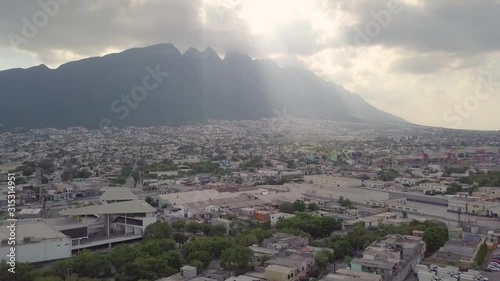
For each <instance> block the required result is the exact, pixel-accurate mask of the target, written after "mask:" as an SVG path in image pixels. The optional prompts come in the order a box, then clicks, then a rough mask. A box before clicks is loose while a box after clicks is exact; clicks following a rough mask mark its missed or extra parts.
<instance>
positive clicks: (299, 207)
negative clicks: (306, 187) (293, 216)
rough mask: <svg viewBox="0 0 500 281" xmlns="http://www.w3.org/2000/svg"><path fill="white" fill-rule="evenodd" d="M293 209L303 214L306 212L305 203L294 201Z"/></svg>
mask: <svg viewBox="0 0 500 281" xmlns="http://www.w3.org/2000/svg"><path fill="white" fill-rule="evenodd" d="M293 209H294V210H295V211H297V212H304V211H305V210H306V203H304V201H302V200H296V201H295V202H293Z"/></svg>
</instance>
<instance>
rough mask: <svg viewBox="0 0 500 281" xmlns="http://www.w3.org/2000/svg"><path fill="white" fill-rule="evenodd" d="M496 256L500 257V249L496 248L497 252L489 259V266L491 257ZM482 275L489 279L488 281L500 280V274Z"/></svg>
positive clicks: (485, 273)
mask: <svg viewBox="0 0 500 281" xmlns="http://www.w3.org/2000/svg"><path fill="white" fill-rule="evenodd" d="M494 255H500V249H499V248H496V249H495V250H493V253H492V254H491V256H490V257H489V258H488V264H490V262H491V257H492V256H494ZM481 274H482V275H483V276H484V277H488V279H489V280H491V281H494V280H500V272H486V271H483V272H482V273H481Z"/></svg>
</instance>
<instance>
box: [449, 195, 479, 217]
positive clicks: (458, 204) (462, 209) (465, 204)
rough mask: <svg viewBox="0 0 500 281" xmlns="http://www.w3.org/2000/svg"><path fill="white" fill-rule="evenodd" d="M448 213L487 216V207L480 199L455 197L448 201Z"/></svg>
mask: <svg viewBox="0 0 500 281" xmlns="http://www.w3.org/2000/svg"><path fill="white" fill-rule="evenodd" d="M448 211H449V212H454V213H462V214H472V215H486V214H487V207H486V204H485V203H484V202H482V201H481V200H480V199H479V198H475V197H468V196H454V197H451V198H449V199H448Z"/></svg>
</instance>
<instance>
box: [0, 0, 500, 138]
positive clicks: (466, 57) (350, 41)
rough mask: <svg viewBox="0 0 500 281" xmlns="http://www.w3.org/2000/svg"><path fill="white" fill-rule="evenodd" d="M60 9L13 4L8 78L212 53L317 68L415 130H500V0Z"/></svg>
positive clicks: (115, 3)
mask: <svg viewBox="0 0 500 281" xmlns="http://www.w3.org/2000/svg"><path fill="white" fill-rule="evenodd" d="M57 1H58V2H56V0H40V1H2V2H1V4H0V36H1V37H0V70H2V69H9V68H15V67H22V68H26V67H30V66H34V65H38V64H41V63H44V64H46V65H48V66H49V67H57V66H59V65H60V64H62V63H65V62H67V61H71V60H75V59H80V58H84V57H89V56H101V55H103V54H107V53H111V52H118V51H122V50H124V49H127V48H131V47H141V46H148V45H152V44H157V43H173V44H174V45H175V46H176V47H177V48H178V49H179V50H180V51H181V52H183V51H185V50H187V48H189V47H195V48H198V49H205V48H206V47H207V46H210V47H212V48H213V49H215V50H216V51H217V52H218V53H219V55H221V56H224V54H225V53H226V52H227V51H237V52H244V53H248V54H249V55H250V56H251V57H254V58H272V59H275V60H276V61H278V62H279V63H280V65H282V66H288V65H293V66H301V67H304V68H307V69H310V70H312V71H314V72H315V73H316V74H317V75H318V76H320V77H322V78H324V79H326V80H329V81H332V82H335V83H339V84H342V85H344V87H345V88H347V89H349V90H351V91H353V92H357V93H359V94H360V95H361V96H362V97H364V98H365V99H366V100H367V101H368V102H370V103H371V104H373V105H375V106H376V107H378V108H380V109H382V110H385V111H388V112H390V113H393V114H395V115H398V116H401V117H403V118H405V119H406V120H408V121H410V122H413V123H417V124H422V125H430V126H438V127H451V128H461V129H495V130H499V129H500V113H499V112H500V31H499V27H500V16H499V15H500V0H428V1H424V0H401V1H394V0H337V1H332V0H318V1H311V0H206V1H203V0H192V1H191V0H57ZM43 3H46V4H45V5H44V4H43ZM0 91H1V89H0Z"/></svg>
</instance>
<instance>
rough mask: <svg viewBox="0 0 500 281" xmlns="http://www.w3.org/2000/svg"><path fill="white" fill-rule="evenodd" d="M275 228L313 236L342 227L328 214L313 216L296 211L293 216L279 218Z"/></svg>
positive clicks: (321, 235) (326, 233)
mask: <svg viewBox="0 0 500 281" xmlns="http://www.w3.org/2000/svg"><path fill="white" fill-rule="evenodd" d="M276 229H277V230H279V231H285V232H290V233H294V234H295V233H296V234H300V232H303V233H307V234H309V235H310V236H311V237H313V238H323V237H327V236H329V235H330V234H331V233H332V232H333V231H335V230H340V229H342V223H341V222H340V221H338V220H336V219H334V218H332V217H328V216H324V217H321V216H313V215H311V214H308V213H297V214H296V216H295V217H292V218H288V219H279V220H278V222H277V223H276Z"/></svg>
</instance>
